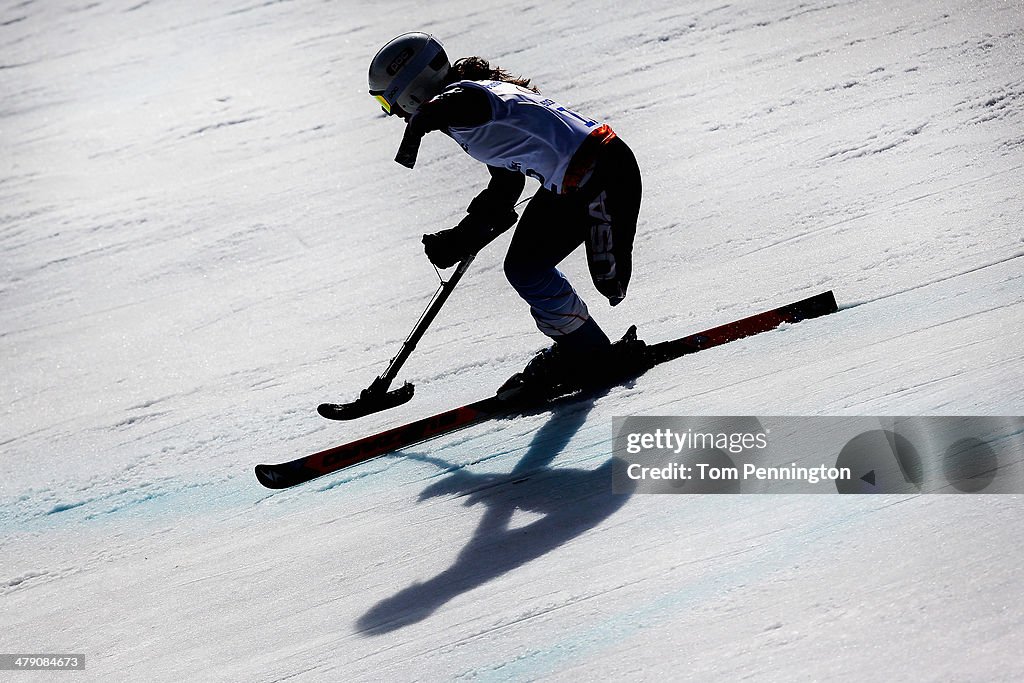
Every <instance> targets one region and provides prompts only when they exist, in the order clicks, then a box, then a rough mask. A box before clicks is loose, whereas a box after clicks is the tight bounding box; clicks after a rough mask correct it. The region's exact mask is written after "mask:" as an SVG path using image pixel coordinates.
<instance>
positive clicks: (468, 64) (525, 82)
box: [448, 57, 540, 92]
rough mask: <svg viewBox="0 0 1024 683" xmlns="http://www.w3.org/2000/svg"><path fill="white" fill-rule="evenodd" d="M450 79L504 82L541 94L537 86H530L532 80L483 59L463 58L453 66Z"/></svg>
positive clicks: (452, 80)
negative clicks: (514, 74)
mask: <svg viewBox="0 0 1024 683" xmlns="http://www.w3.org/2000/svg"><path fill="white" fill-rule="evenodd" d="M448 79H449V80H450V81H451V82H452V83H454V82H455V81H504V82H505V83H512V84H513V85H518V86H521V87H523V88H529V89H530V90H532V91H533V92H540V90H538V89H537V86H535V85H530V79H529V78H524V77H522V76H513V75H512V73H511V72H509V71H505V70H504V69H502V68H500V67H497V66H491V64H490V62H488V61H487V60H486V59H484V58H483V57H463V58H462V59H459V60H457V61H456V62H455V64H453V65H452V70H451V72H450V73H449V75H448Z"/></svg>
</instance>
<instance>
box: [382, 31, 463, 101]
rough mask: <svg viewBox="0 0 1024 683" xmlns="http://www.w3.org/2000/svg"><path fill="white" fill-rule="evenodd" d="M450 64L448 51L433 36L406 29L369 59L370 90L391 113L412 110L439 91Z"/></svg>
mask: <svg viewBox="0 0 1024 683" xmlns="http://www.w3.org/2000/svg"><path fill="white" fill-rule="evenodd" d="M450 68H451V64H449V63H448V55H446V54H445V51H444V48H443V47H442V46H441V43H439V42H438V41H437V39H436V38H434V36H432V35H428V34H426V33H418V32H414V33H403V34H402V35H400V36H398V37H397V38H393V39H392V40H390V41H389V42H388V44H387V45H385V46H384V47H382V48H381V49H380V51H379V52H377V54H376V56H375V57H374V58H373V61H371V62H370V76H369V83H370V94H371V95H373V96H374V98H375V99H376V100H377V101H378V102H380V105H381V107H383V108H384V111H386V112H387V113H388V114H396V113H397V114H400V113H402V112H405V113H407V114H413V113H415V112H416V110H417V109H419V108H420V105H421V104H423V103H424V102H426V101H427V100H429V99H430V98H431V97H433V96H434V95H436V94H437V93H438V92H440V90H441V86H442V85H444V79H445V77H446V76H447V75H448V70H449V69H450ZM396 109H400V110H401V111H396Z"/></svg>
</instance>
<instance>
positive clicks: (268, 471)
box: [255, 465, 289, 489]
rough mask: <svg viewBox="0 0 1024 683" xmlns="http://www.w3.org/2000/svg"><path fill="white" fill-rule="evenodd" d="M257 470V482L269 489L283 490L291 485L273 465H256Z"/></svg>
mask: <svg viewBox="0 0 1024 683" xmlns="http://www.w3.org/2000/svg"><path fill="white" fill-rule="evenodd" d="M255 470H256V480H257V481H258V482H259V483H261V484H263V485H264V486H266V487H267V488H268V489H283V488H286V487H288V485H289V484H288V483H287V482H285V481H284V479H283V477H281V475H280V473H279V472H278V471H277V470H275V469H274V467H273V466H271V465H256V467H255Z"/></svg>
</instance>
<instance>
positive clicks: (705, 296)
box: [0, 0, 1024, 681]
mask: <svg viewBox="0 0 1024 683" xmlns="http://www.w3.org/2000/svg"><path fill="white" fill-rule="evenodd" d="M419 29H422V30H428V31H431V32H433V33H434V34H435V35H437V36H438V37H439V38H440V39H441V40H442V41H443V42H444V44H445V46H446V47H447V49H448V52H449V54H450V55H452V56H453V57H457V56H463V55H470V54H479V55H483V56H485V57H487V58H489V59H491V60H492V61H493V62H495V63H497V64H499V65H502V66H504V67H506V68H508V69H510V70H512V71H514V72H516V73H522V74H526V75H528V76H530V77H532V78H533V79H534V80H535V82H536V83H537V84H538V85H539V86H540V88H541V89H542V90H543V92H545V93H549V94H550V95H551V96H553V97H554V98H556V99H558V100H559V101H561V102H563V103H564V104H566V105H569V106H572V107H573V108H575V109H577V110H579V111H581V112H584V113H586V114H588V115H590V116H592V117H594V118H599V119H601V120H604V121H607V122H609V123H610V124H611V125H612V126H613V127H614V128H615V130H616V131H617V132H618V133H619V135H620V136H621V137H622V138H623V139H624V140H626V141H627V142H628V143H629V144H630V145H631V146H632V147H633V149H634V150H635V152H636V154H637V157H638V159H639V161H640V164H641V167H642V169H643V173H644V183H645V188H644V189H645V195H644V205H643V210H642V215H641V225H640V228H639V233H638V237H637V241H636V254H635V256H636V264H637V267H636V272H635V275H634V281H633V284H632V286H631V289H630V296H629V298H628V299H627V300H626V301H625V302H624V303H623V304H622V305H621V306H619V307H617V308H615V309H610V308H608V307H607V306H606V305H605V304H604V303H602V301H601V300H600V297H599V296H598V295H597V293H596V291H595V290H594V289H593V287H592V286H591V285H590V283H589V280H588V277H587V274H586V266H585V259H584V258H583V255H582V253H581V252H578V253H576V254H573V255H572V256H571V257H570V259H569V260H568V261H567V262H566V264H565V271H566V272H567V273H568V275H569V276H570V277H571V278H572V279H573V281H574V282H575V283H576V284H577V286H578V288H579V290H580V291H581V293H582V294H583V295H584V297H585V298H586V299H587V300H588V302H589V303H590V305H591V308H592V311H593V313H594V315H595V317H596V318H597V319H598V320H599V321H600V323H601V324H602V325H603V326H604V327H605V328H606V329H607V330H608V331H609V333H610V334H621V332H622V331H623V330H624V329H625V328H626V327H627V326H628V325H629V324H631V323H636V324H637V325H638V326H639V329H640V333H641V335H642V336H643V337H644V338H646V339H648V340H651V341H657V340H661V339H666V338H671V337H675V336H679V335H682V334H686V333H690V332H695V331H698V330H700V329H704V328H706V327H709V326H711V325H714V324H719V323H722V322H726V321H728V320H731V319H734V318H737V317H741V316H743V315H747V314H750V313H754V312H757V311H760V310H763V309H766V308H770V307H774V306H777V305H781V304H784V303H788V302H790V301H794V300H796V299H799V298H802V297H804V296H808V295H810V294H815V293H817V292H819V291H823V290H825V289H833V290H834V291H835V292H836V294H837V297H838V299H839V302H840V305H841V307H842V310H841V311H840V312H839V313H837V314H835V315H831V316H828V317H826V318H822V319H819V320H813V321H807V322H803V323H800V324H798V325H793V326H789V327H786V328H784V329H781V330H778V331H776V332H772V333H768V334H764V335H760V336H758V337H754V338H751V339H748V340H745V341H742V342H738V343H734V344H730V345H728V346H725V347H721V348H718V349H714V350H711V351H707V352H706V353H701V354H698V355H696V356H693V357H690V358H687V359H685V360H681V361H678V362H675V363H672V364H668V365H664V366H661V367H658V368H656V369H655V370H653V371H651V372H650V373H648V374H647V375H645V376H644V377H642V378H641V379H640V380H638V381H637V382H636V383H634V384H633V385H632V386H630V387H622V388H618V389H615V390H612V391H611V392H609V393H608V394H607V395H605V396H601V397H598V398H596V399H594V400H592V401H588V402H582V403H576V404H573V405H570V406H568V407H566V408H564V409H561V410H559V411H556V412H554V413H550V412H549V413H541V414H538V415H534V416H530V417H525V418H522V419H518V420H514V421H499V422H493V423H489V424H485V425H480V426H477V427H475V428H472V429H469V430H467V431H465V432H462V433H460V434H458V435H455V436H451V437H448V438H443V439H439V440H435V441H433V442H429V443H425V444H422V445H420V446H417V447H415V448H411V449H407V450H405V451H403V452H401V453H398V454H395V455H393V456H388V457H384V458H381V459H379V460H376V461H373V462H370V463H367V464H364V465H362V466H358V467H355V468H352V469H350V470H346V471H344V472H341V473H338V474H335V475H333V476H329V477H326V478H323V479H320V480H317V481H315V482H312V483H310V484H307V485H304V486H300V487H298V488H296V489H294V490H287V491H284V492H271V491H268V490H265V489H262V488H261V487H260V486H258V485H257V483H256V481H255V479H254V477H253V474H252V466H253V465H254V464H256V463H257V462H275V461H278V460H284V459H290V458H292V457H295V456H297V455H300V454H303V453H307V452H311V451H314V450H320V449H322V448H326V447H328V446H332V445H335V444H338V443H342V442H344V441H346V440H350V439H352V438H355V437H359V436H364V435H366V434H370V433H373V432H374V431H376V430H378V429H380V428H384V427H387V426H391V425H395V424H398V423H400V422H402V421H406V420H409V419H413V418H416V417H421V416H424V415H429V414H431V413H434V412H437V411H439V410H442V409H445V408H448V407H451V406H454V405H458V404H460V403H464V402H466V401H470V400H475V399H477V398H481V397H484V396H487V395H488V394H489V393H490V392H492V391H493V390H494V388H495V387H496V386H497V385H498V384H499V383H500V382H501V381H502V380H504V379H505V377H507V376H508V375H509V374H510V373H512V372H513V371H515V370H516V369H517V368H519V367H520V366H521V365H522V364H523V363H524V362H525V361H526V360H527V358H528V357H529V355H530V354H531V353H532V352H533V351H535V350H536V349H538V348H540V347H541V346H543V345H544V343H545V340H544V338H543V337H542V336H541V335H540V334H539V333H538V332H537V331H536V329H535V328H534V326H533V324H532V321H531V319H530V316H529V314H528V311H527V310H526V308H525V307H524V305H523V304H522V303H521V302H520V301H519V300H518V298H517V297H516V295H515V294H514V292H513V291H512V290H511V288H510V287H509V286H508V285H507V283H506V282H505V281H504V278H503V275H502V271H501V258H502V254H503V251H504V248H505V246H506V245H507V243H508V239H509V238H508V236H505V237H503V238H502V239H501V240H500V241H499V242H497V243H496V244H494V245H492V246H491V247H489V248H488V249H487V250H486V251H485V252H483V253H482V254H481V256H480V257H479V259H478V260H477V262H476V263H475V264H474V265H473V268H472V270H471V271H470V273H469V274H468V275H467V277H466V279H465V280H464V281H463V283H462V284H460V285H459V288H458V290H457V291H456V293H455V295H454V296H453V297H452V299H451V300H450V301H449V303H448V304H447V306H446V307H445V309H444V311H443V312H442V314H441V316H440V317H439V319H438V320H437V321H436V323H435V325H434V327H433V328H432V329H431V330H430V332H429V333H428V334H427V336H426V338H425V339H424V340H423V342H422V343H421V346H420V348H419V349H418V350H417V351H416V353H415V355H414V356H413V357H412V359H411V360H410V361H409V363H408V365H407V366H406V368H405V370H404V371H403V373H402V379H403V380H405V379H408V380H411V381H413V382H414V383H416V384H417V386H418V390H417V395H416V397H415V398H414V399H413V401H412V402H410V403H408V404H406V405H405V406H402V407H401V408H398V409H395V410H392V411H389V412H387V413H382V414H379V415H374V416H371V417H368V418H366V419H364V420H360V421H359V422H358V423H355V424H337V423H326V422H325V421H323V420H321V419H320V418H319V417H318V416H317V415H316V413H315V412H314V408H315V406H316V404H317V403H319V402H320V401H324V400H347V399H351V398H353V397H354V396H355V395H356V394H357V393H358V391H359V389H361V388H362V387H364V386H366V385H367V384H368V383H369V381H370V380H371V379H372V378H373V377H374V376H375V375H376V374H377V373H378V372H380V371H381V370H382V369H383V366H384V364H385V363H386V361H387V359H388V358H390V356H391V355H392V354H393V353H394V352H395V350H396V349H397V347H398V344H399V343H400V342H401V340H402V338H403V337H404V336H405V334H406V333H407V332H408V330H409V329H410V328H411V326H412V324H413V322H414V321H415V319H416V317H417V316H418V314H419V312H420V311H421V310H422V308H423V307H424V306H425V304H426V301H427V300H428V298H429V296H430V294H431V293H432V292H433V290H434V287H435V286H436V284H437V276H436V275H435V273H434V270H433V268H432V267H431V266H430V265H429V264H428V263H427V261H426V260H425V258H424V257H423V255H422V252H421V247H420V244H419V239H420V235H421V234H422V233H423V232H427V231H434V230H438V229H441V228H445V227H448V226H451V225H453V224H454V223H455V222H457V221H458V220H459V218H460V217H461V215H462V212H463V211H464V208H465V206H466V205H467V204H468V202H469V200H470V199H471V198H472V197H473V195H474V194H475V193H476V192H477V191H478V190H479V188H481V187H482V186H483V185H484V183H485V182H486V178H487V174H486V171H485V170H484V168H483V167H482V166H480V165H479V164H477V163H476V162H474V161H473V160H471V159H470V158H468V157H467V156H466V155H465V154H463V153H462V151H461V150H460V149H459V148H458V146H457V145H455V144H454V143H452V142H451V140H449V139H447V138H445V137H444V136H443V135H439V134H435V135H433V136H431V137H428V138H427V139H426V140H425V142H424V146H423V149H422V151H421V157H420V163H419V164H418V166H417V168H416V169H415V171H408V170H407V169H404V168H402V167H400V166H399V165H397V164H395V163H394V162H393V161H392V159H393V157H394V154H395V151H396V149H397V145H398V141H399V139H400V136H401V133H402V126H401V122H400V121H398V120H396V119H393V118H392V119H388V118H386V117H384V116H383V115H382V114H381V112H380V111H379V108H378V107H377V106H376V104H375V103H374V102H373V100H372V99H371V98H370V97H368V96H367V94H366V85H365V75H366V67H367V64H368V62H369V59H370V58H371V57H372V55H373V54H374V52H375V51H376V50H377V48H378V47H379V46H380V45H381V44H383V43H384V42H385V41H386V40H388V39H390V38H391V37H393V36H395V35H397V34H399V33H402V32H404V31H408V30H419ZM0 89H2V94H3V97H2V100H0V250H2V260H0V350H2V359H3V361H2V362H3V368H2V372H0V389H2V394H3V397H4V402H3V407H2V411H3V412H2V417H0V448H2V455H0V524H2V528H3V534H2V536H0V548H2V550H0V624H2V626H3V628H2V635H0V652H11V653H13V652H51V653H55V652H75V653H84V654H85V655H86V662H87V664H86V666H87V668H86V671H85V672H84V674H78V675H77V677H76V680H146V681H164V680H166V681H178V680H247V681H277V680H284V679H288V680H311V681H320V680H323V681H334V680H413V679H419V680H438V679H450V678H459V679H483V680H504V679H535V678H552V679H560V680H580V679H585V678H592V677H594V676H595V675H598V674H600V675H601V676H602V677H608V678H611V677H616V678H622V679H641V678H647V679H657V680H663V679H673V680H685V679H690V680H699V681H712V680H737V679H741V678H743V679H754V680H849V681H861V680H870V679H875V680H890V681H898V680H954V679H955V680H1021V679H1022V678H1024V659H1021V657H1020V644H1021V642H1022V638H1024V618H1022V616H1021V615H1022V609H1021V608H1022V597H1024V595H1022V584H1021V581H1020V566H1021V560H1022V558H1024V548H1022V546H1021V544H1020V542H1019V540H1020V529H1021V525H1022V524H1024V509H1022V505H1021V500H1020V498H1019V497H1016V496H937V495H936V496H903V497H894V496H845V497H844V496H838V495H832V496H728V497H726V496H721V497H715V496H650V495H633V496H628V495H620V496H615V495H612V493H611V491H610V477H609V468H610V462H611V455H612V453H611V450H612V449H611V419H612V417H613V416H615V415H639V414H650V415H658V414H665V415H701V414H708V415H784V414H792V415H817V414H832V415H858V414H863V415H919V414H921V415H923V414H934V415H972V414H977V415H1020V414H1021V411H1022V405H1024V389H1022V387H1024V363H1022V360H1024V359H1022V355H1024V353H1022V351H1024V344H1022V336H1021V328H1022V326H1024V279H1022V265H1024V241H1022V230H1021V216H1022V213H1024V195H1022V192H1021V186H1022V177H1024V173H1022V172H1024V9H1022V5H1021V3H1020V2H1001V1H998V0H982V1H980V2H960V3H955V2H943V1H936V0H907V1H905V2H899V3H892V2H884V1H871V0H869V1H858V2H852V1H842V0H832V1H826V0H821V1H808V0H803V1H801V0H773V1H770V2H756V1H753V0H747V1H740V2H730V1H729V0H695V1H687V2H679V1H678V0H663V1H653V0H652V1H650V2H642V3H634V4H630V3H621V2H607V1H603V0H595V1H592V2H580V3H536V2H532V1H529V0H527V1H519V0H510V1H509V2H503V3H500V4H499V3H494V4H493V6H491V5H489V4H488V5H485V6H482V5H480V3H478V2H476V1H475V0H458V1H456V2H445V3H428V4H424V3H420V2H412V1H411V0H396V1H394V2H387V3H371V2H354V1H353V2H334V3H327V2H313V1H311V0H310V1H305V2H299V1H295V2H284V1H279V2H264V1H262V0H224V1H223V2H216V3H209V2H199V1H196V0H178V1H175V2H170V1H164V0H127V1H123V2H102V3H90V2H86V1H85V0H74V1H73V0H47V1H46V2H42V1H41V0H37V1H33V0H25V1H23V2H7V3H4V5H3V7H2V9H0ZM534 186H535V184H534V183H533V182H532V181H531V182H530V184H529V186H528V190H527V191H528V192H532V191H533V188H534ZM551 229H552V230H557V229H558V226H557V225H553V226H551ZM43 677H44V676H40V678H43Z"/></svg>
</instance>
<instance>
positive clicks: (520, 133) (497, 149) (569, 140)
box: [448, 81, 598, 192]
mask: <svg viewBox="0 0 1024 683" xmlns="http://www.w3.org/2000/svg"><path fill="white" fill-rule="evenodd" d="M448 87H449V88H467V89H468V88H474V89H479V90H483V91H484V92H486V93H487V97H488V99H490V101H491V114H492V116H491V120H490V121H488V122H487V123H484V124H483V125H480V126H474V127H472V128H455V127H452V128H449V129H448V132H449V133H450V134H451V136H452V137H453V138H454V139H455V141H456V142H458V143H459V144H460V145H462V148H463V149H464V150H466V152H467V153H468V154H469V155H470V156H471V157H473V158H474V159H476V160H477V161H482V162H484V163H485V164H488V165H490V166H500V167H503V168H507V169H510V170H513V171H518V172H520V173H522V174H524V175H527V176H530V177H531V178H536V179H537V180H539V181H540V184H541V185H542V186H543V187H545V188H547V189H549V190H551V191H552V192H561V191H562V182H563V180H564V179H565V171H566V169H567V168H568V166H569V162H570V161H571V160H572V157H573V154H575V153H576V150H577V149H579V146H580V144H581V143H582V142H583V141H584V140H585V139H586V137H587V136H588V135H590V133H591V131H593V130H594V129H596V128H597V127H598V122H597V121H592V120H591V119H587V118H584V117H582V116H580V115H579V114H577V113H576V112H574V111H571V110H569V109H566V108H565V107H563V106H561V105H560V104H558V103H557V102H555V101H554V100H552V99H549V98H547V97H544V96H543V95H539V94H537V93H535V92H533V91H532V90H528V89H527V88H523V87H520V86H518V85H514V84H512V83H504V82H502V81H459V82H457V83H453V84H451V85H450V86H448Z"/></svg>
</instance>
